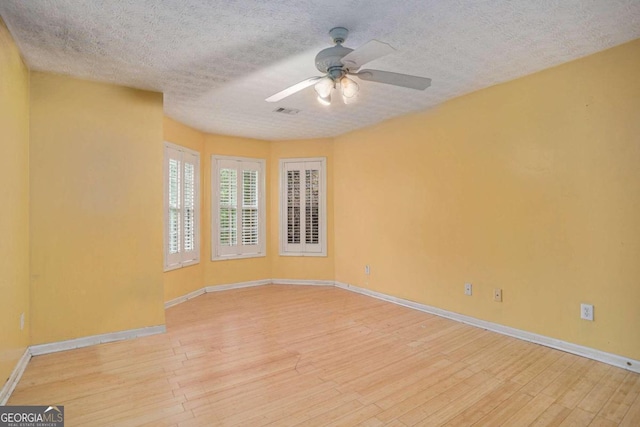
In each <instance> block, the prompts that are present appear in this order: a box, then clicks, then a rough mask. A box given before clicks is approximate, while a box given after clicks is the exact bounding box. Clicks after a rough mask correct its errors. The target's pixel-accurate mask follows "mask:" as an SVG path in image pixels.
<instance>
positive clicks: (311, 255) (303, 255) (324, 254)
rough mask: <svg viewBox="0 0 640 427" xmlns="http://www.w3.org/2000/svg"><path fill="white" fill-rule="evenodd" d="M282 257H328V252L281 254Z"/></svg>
mask: <svg viewBox="0 0 640 427" xmlns="http://www.w3.org/2000/svg"><path fill="white" fill-rule="evenodd" d="M279 255H280V256H302V257H326V256H327V253H326V252H280V254H279Z"/></svg>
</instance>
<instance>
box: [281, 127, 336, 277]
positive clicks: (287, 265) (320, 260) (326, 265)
mask: <svg viewBox="0 0 640 427" xmlns="http://www.w3.org/2000/svg"><path fill="white" fill-rule="evenodd" d="M297 157H326V158H327V256H326V257H290V256H280V255H279V250H280V249H279V244H280V240H279V237H280V236H279V233H280V224H279V221H280V219H279V206H280V196H279V194H280V170H279V162H280V159H284V158H297ZM269 167H270V170H271V179H270V181H269V188H270V189H271V194H272V195H273V196H272V197H271V206H270V209H269V213H270V215H269V221H268V223H269V253H270V255H271V257H272V258H271V259H272V262H271V265H272V268H271V273H272V278H273V279H303V280H333V279H334V271H333V269H334V261H335V257H334V248H333V222H334V221H333V140H332V139H316V140H303V141H280V142H272V143H271V162H270V164H269Z"/></svg>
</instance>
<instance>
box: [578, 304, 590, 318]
mask: <svg viewBox="0 0 640 427" xmlns="http://www.w3.org/2000/svg"><path fill="white" fill-rule="evenodd" d="M580 318H581V319H584V320H590V321H592V322H593V305H591V304H580Z"/></svg>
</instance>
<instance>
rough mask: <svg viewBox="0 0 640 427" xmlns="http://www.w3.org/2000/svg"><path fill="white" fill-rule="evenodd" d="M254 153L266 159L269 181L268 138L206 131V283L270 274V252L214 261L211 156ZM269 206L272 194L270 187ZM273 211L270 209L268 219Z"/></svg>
mask: <svg viewBox="0 0 640 427" xmlns="http://www.w3.org/2000/svg"><path fill="white" fill-rule="evenodd" d="M214 154H215V155H221V156H238V157H253V158H257V159H264V160H266V162H265V163H266V164H267V174H266V182H269V177H270V173H271V171H270V170H269V167H268V165H269V142H267V141H260V140H257V139H248V138H236V137H230V136H221V135H212V134H206V135H205V146H204V158H203V159H202V160H203V166H204V167H202V174H203V176H204V187H203V189H204V203H203V205H202V206H203V215H202V233H203V234H202V236H203V239H202V249H201V251H202V252H201V254H200V257H201V260H202V262H203V263H204V286H213V285H224V284H229V283H238V282H246V281H251V280H262V279H269V278H271V256H272V254H271V252H270V251H269V249H268V248H267V256H265V257H258V258H246V259H235V260H224V261H211V156H212V155H214ZM266 196H267V206H269V205H270V198H271V195H270V194H269V191H267V195H266ZM270 216H271V212H267V222H268V221H269V218H270Z"/></svg>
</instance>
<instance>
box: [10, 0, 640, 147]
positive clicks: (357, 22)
mask: <svg viewBox="0 0 640 427" xmlns="http://www.w3.org/2000/svg"><path fill="white" fill-rule="evenodd" d="M0 16H2V18H3V19H4V21H5V22H6V24H7V26H8V27H9V29H10V31H11V32H12V34H13V36H14V38H15V39H16V41H17V43H18V45H19V47H20V49H21V51H22V53H23V55H24V57H25V60H26V62H27V63H28V65H29V66H30V67H31V69H33V70H42V71H51V72H56V73H63V74H69V75H72V76H76V77H80V78H86V79H91V80H97V81H104V82H112V83H117V84H121V85H125V86H131V87H137V88H143V89H152V90H156V91H162V92H164V102H165V105H164V108H165V112H166V114H167V115H169V116H171V117H173V118H175V119H177V120H179V121H181V122H183V123H185V124H187V125H190V126H192V127H195V128H197V129H200V130H202V131H205V132H211V133H217V134H227V135H237V136H245V137H253V138H260V139H298V138H313V137H327V136H335V135H339V134H342V133H345V132H348V131H350V130H354V129H357V128H361V127H365V126H368V125H371V124H374V123H377V122H380V121H382V120H385V119H389V118H391V117H395V116H399V115H403V114H406V113H409V112H413V111H419V110H424V109H426V108H429V107H432V106H434V105H437V104H439V103H441V102H443V101H446V100H448V99H451V98H453V97H456V96H459V95H462V94H464V93H468V92H472V91H475V90H478V89H481V88H484V87H487V86H491V85H494V84H497V83H500V82H504V81H507V80H512V79H514V78H517V77H520V76H523V75H526V74H530V73H533V72H535V71H538V70H541V69H544V68H548V67H551V66H553V65H557V64H561V63H563V62H567V61H570V60H572V59H575V58H579V57H581V56H585V55H588V54H590V53H594V52H597V51H600V50H603V49H606V48H609V47H612V46H615V45H618V44H621V43H624V42H626V41H629V40H632V39H636V38H639V37H640V0H511V1H506V0H505V1H499V0H493V1H490V0H485V1H479V0H476V1H471V0H469V1H462V0H458V1H451V0H449V1H444V0H405V1H402V2H399V1H398V2H396V1H389V0H340V1H333V0H325V1H319V0H295V1H294V0H277V1H268V0H263V1H257V0H254V1H249V0H239V1H233V0H217V1H211V0H126V1H125V0H118V1H113V0H55V1H36V0H30V1H27V0H2V1H0ZM336 26H344V27H346V28H348V29H349V30H350V34H349V37H348V39H347V41H346V42H345V46H347V47H351V48H356V47H358V46H359V45H361V44H363V43H365V42H367V41H368V40H370V39H377V40H380V41H384V42H387V43H389V44H391V45H392V46H394V47H395V48H396V49H398V50H397V51H396V52H394V53H392V54H390V55H388V56H386V57H384V58H381V59H378V60H375V61H373V62H371V63H370V64H367V66H366V68H376V69H381V70H386V71H395V72H400V73H407V74H415V75H420V76H424V77H430V78H431V79H433V82H432V86H431V87H430V88H429V89H427V90H426V91H414V90H411V89H405V88H401V87H394V86H388V85H383V84H379V83H373V82H361V83H360V87H361V90H360V97H359V99H358V101H357V103H355V104H350V105H343V104H341V103H340V102H334V103H333V104H332V105H331V106H330V107H324V106H322V105H320V104H319V103H318V102H316V100H315V94H314V91H313V89H312V88H308V89H306V90H304V91H302V92H299V93H297V94H295V95H293V96H291V97H289V98H287V99H285V100H283V101H281V102H278V103H276V104H270V103H267V102H265V101H264V99H265V98H266V97H268V96H270V95H272V94H274V93H276V92H278V91H280V90H282V89H284V88H286V87H288V86H289V85H292V84H294V83H297V82H299V81H301V80H304V79H305V78H307V77H311V76H315V75H318V74H319V73H318V71H317V70H316V69H315V66H314V57H315V55H316V53H317V52H318V51H319V50H321V49H323V48H325V47H329V46H330V39H329V37H328V31H329V29H331V28H332V27H336ZM278 107H286V108H295V109H299V110H301V112H300V113H299V114H297V115H286V114H276V113H274V112H273V110H274V109H276V108H278Z"/></svg>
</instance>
